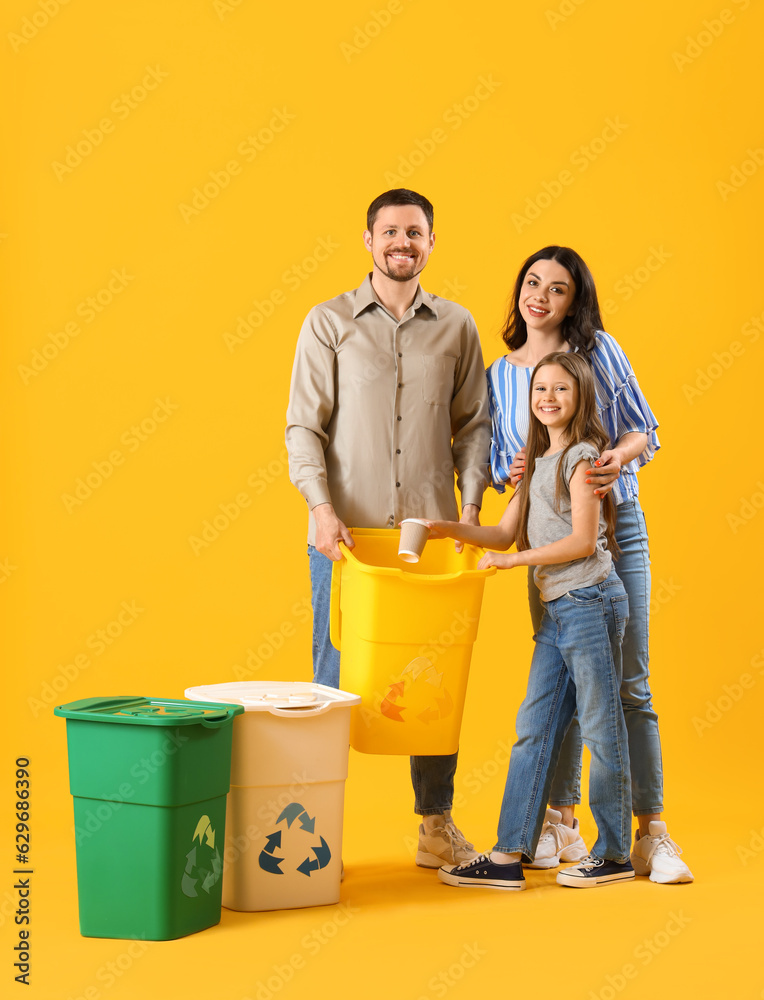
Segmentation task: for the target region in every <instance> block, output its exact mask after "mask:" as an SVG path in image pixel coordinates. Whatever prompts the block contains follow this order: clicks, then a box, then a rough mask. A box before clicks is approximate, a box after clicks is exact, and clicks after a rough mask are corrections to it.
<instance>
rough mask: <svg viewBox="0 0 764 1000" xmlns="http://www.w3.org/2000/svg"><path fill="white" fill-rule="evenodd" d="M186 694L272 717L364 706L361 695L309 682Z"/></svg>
mask: <svg viewBox="0 0 764 1000" xmlns="http://www.w3.org/2000/svg"><path fill="white" fill-rule="evenodd" d="M185 693H186V697H187V698H202V699H206V698H209V699H211V700H214V701H224V702H233V703H235V704H237V705H243V706H244V710H245V711H247V712H271V713H272V714H273V715H288V714H294V715H301V716H310V715H318V714H319V713H321V712H326V711H328V710H329V709H331V708H349V707H350V706H351V705H360V703H361V696H360V695H358V694H351V693H350V692H349V691H338V690H337V688H333V687H327V685H325V684H311V683H309V682H307V681H230V682H228V683H226V684H208V685H202V686H200V687H190V688H186V692H185Z"/></svg>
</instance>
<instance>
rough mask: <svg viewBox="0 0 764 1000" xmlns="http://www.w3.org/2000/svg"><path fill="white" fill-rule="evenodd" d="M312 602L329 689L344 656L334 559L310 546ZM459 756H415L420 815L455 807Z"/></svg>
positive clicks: (318, 663)
mask: <svg viewBox="0 0 764 1000" xmlns="http://www.w3.org/2000/svg"><path fill="white" fill-rule="evenodd" d="M308 561H309V563H310V584H311V600H312V603H313V680H314V681H315V683H316V684H326V685H328V686H329V687H333V688H339V686H340V654H339V652H338V650H336V649H335V648H334V646H332V643H331V640H330V638H329V609H330V606H331V583H332V565H333V563H332V560H331V559H329V558H328V556H325V555H323V553H321V552H319V551H318V549H316V548H314V546H312V545H309V546H308ZM456 758H457V754H455V753H453V754H445V755H443V756H438V757H412V758H411V783H412V784H413V786H414V798H415V802H414V811H415V812H416V813H418V814H419V815H420V816H430V815H438V814H439V813H444V812H446V811H447V810H449V809H450V808H451V805H452V803H453V799H454V774H455V773H456Z"/></svg>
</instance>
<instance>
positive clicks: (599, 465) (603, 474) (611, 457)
mask: <svg viewBox="0 0 764 1000" xmlns="http://www.w3.org/2000/svg"><path fill="white" fill-rule="evenodd" d="M621 464H622V463H621V456H620V454H619V453H618V451H616V450H612V451H603V452H602V454H601V455H600V457H599V458H598V459H597V461H596V462H595V463H594V466H593V468H592V469H591V471H590V472H588V473H587V477H586V481H587V483H591V484H592V485H594V486H596V489H595V490H594V493H595V496H598V497H604V496H605V495H606V494H607V493H609V492H610V491H611V490H612V488H613V487H614V486H615V484H616V481H617V480H618V477H619V476H620V474H621Z"/></svg>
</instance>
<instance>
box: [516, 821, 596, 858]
mask: <svg viewBox="0 0 764 1000" xmlns="http://www.w3.org/2000/svg"><path fill="white" fill-rule="evenodd" d="M588 854H589V848H588V847H587V846H586V844H585V843H584V839H583V837H582V836H581V834H580V833H579V830H578V820H577V819H574V820H573V826H572V827H570V826H565V824H564V823H563V822H562V813H560V812H558V811H557V810H556V809H547V811H546V816H545V818H544V825H543V826H542V827H541V836H540V837H539V842H538V844H537V845H536V856H535V858H534V859H533V861H531V862H530V863H528V864H526V865H525V867H526V868H556V867H557V866H558V865H559V863H560V862H561V861H581V860H582V859H583V858H585V857H586V856H587V855H588Z"/></svg>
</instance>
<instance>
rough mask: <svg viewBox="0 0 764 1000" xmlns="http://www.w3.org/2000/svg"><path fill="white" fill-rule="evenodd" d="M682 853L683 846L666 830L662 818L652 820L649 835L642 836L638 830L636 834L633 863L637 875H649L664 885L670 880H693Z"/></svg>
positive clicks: (632, 855)
mask: <svg viewBox="0 0 764 1000" xmlns="http://www.w3.org/2000/svg"><path fill="white" fill-rule="evenodd" d="M681 853H682V848H681V847H678V846H677V845H676V844H675V843H674V841H673V840H672V839H671V838H670V837H669V835H668V833H667V832H666V824H665V823H663V822H661V821H660V820H652V822H651V823H650V833H649V834H648V835H647V836H645V837H640V836H639V831H638V830H637V832H636V834H635V836H634V848H633V850H632V852H631V863H632V865H633V866H634V871H635V872H636V873H637V875H649V876H650V881H651V882H660V883H661V884H662V885H665V884H667V883H669V882H692V881H693V874H692V872H691V871H690V869H689V868H688V867H687V865H686V864H685V863H684V861H682V859H681V858H680V857H679V855H680V854H681Z"/></svg>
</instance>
